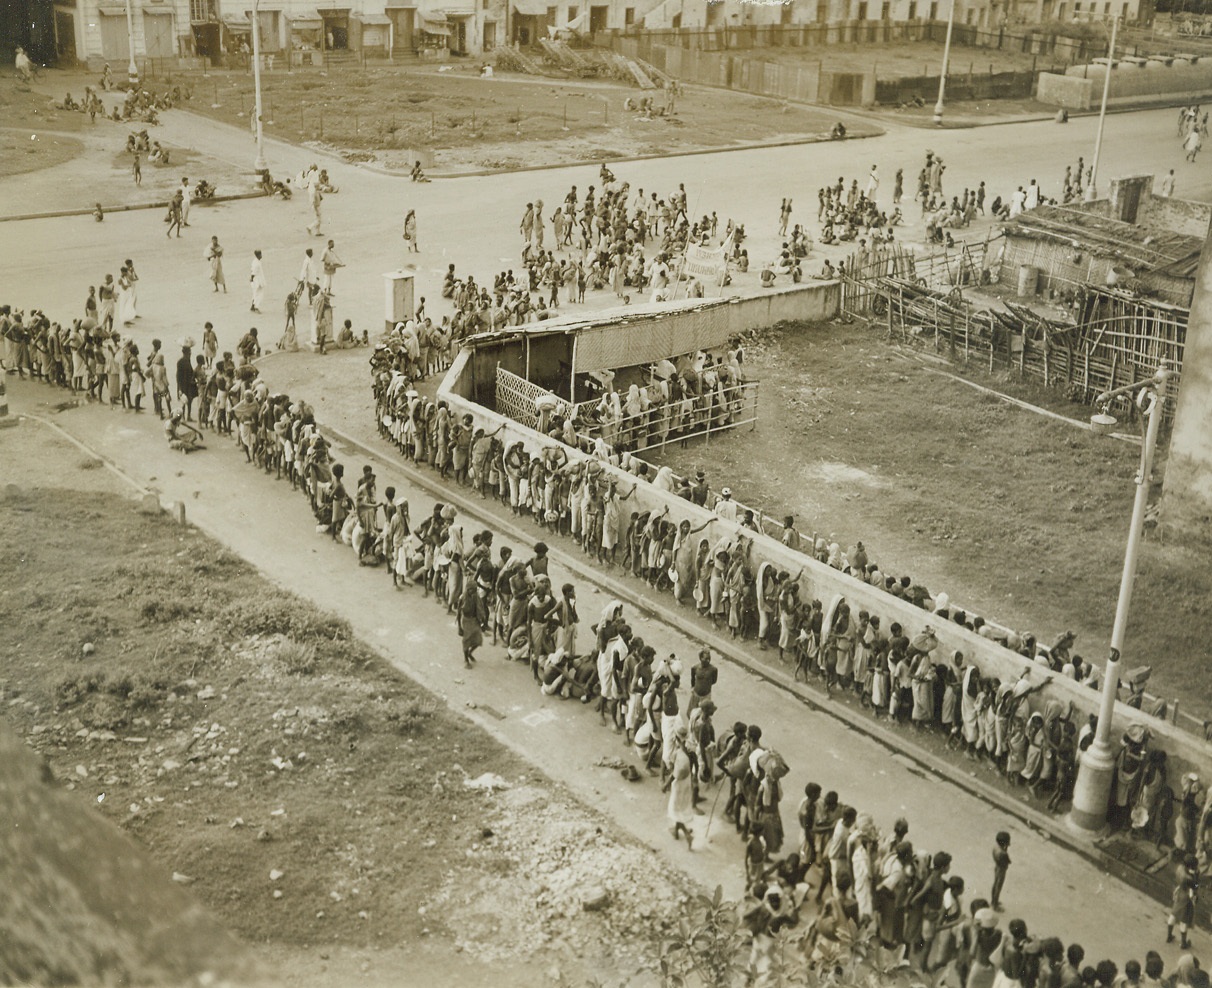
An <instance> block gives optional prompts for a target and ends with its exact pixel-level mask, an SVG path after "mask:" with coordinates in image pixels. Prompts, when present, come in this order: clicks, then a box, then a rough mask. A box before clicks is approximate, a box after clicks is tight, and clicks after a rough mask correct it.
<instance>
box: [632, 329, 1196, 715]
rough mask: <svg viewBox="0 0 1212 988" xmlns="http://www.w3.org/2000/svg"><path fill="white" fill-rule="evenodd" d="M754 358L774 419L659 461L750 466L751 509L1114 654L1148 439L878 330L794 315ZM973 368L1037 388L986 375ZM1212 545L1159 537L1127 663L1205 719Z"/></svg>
mask: <svg viewBox="0 0 1212 988" xmlns="http://www.w3.org/2000/svg"><path fill="white" fill-rule="evenodd" d="M746 361H747V366H748V368H749V372H750V373H751V374H752V375H753V377H755V378H757V379H759V380H760V381H761V390H760V397H759V416H760V420H759V425H758V428H757V429H756V430H755V431H752V432H751V431H746V430H742V431H738V432H730V433H726V434H724V435H723V436H722V437H720V438H719V439H716V438H713V439H712V440H711V444H710V447H709V448H704V447H694V448H690V449H686V450H681V449H673V448H670V449H669V450H668V451H667V453H666V454H665V456H663V457H661V456H657V457H654V458H655V459H657V460H658V462H668V463H669V464H670V465H671V466H673V467H674V469H675V470H677V471H679V472H682V471H688V470H694V469H696V468H699V467H702V468H703V469H705V470H706V471H707V474H708V477H709V479H712V480H717V478H721V477H723V478H727V477H736V476H738V475H741V474H742V473H743V474H744V476H745V477H746V480H745V481H744V483H742V485H741V486H740V487H739V488H737V486H736V485H735V484H734V485H733V488H734V492H735V494H736V496H737V498H738V500H740V501H741V502H742V503H746V504H753V505H755V506H756V507H759V508H761V509H762V510H763V511H764V512H765V513H766V514H768V515H770V516H773V517H775V518H781V517H782V516H783V515H785V514H788V513H793V514H794V515H795V516H796V519H797V526H798V527H799V529H800V531H801V532H803V533H804V534H805V535H808V534H811V533H818V534H820V535H822V536H824V537H826V538H827V539H828V540H829V541H830V542H832V541H838V542H840V543H841V544H842V545H843V546H846V545H849V544H853V542H854V541H855V540H856V539H862V540H863V542H864V544H865V545H866V546H867V549H868V553H869V555H870V557H871V560H872V561H873V562H876V563H878V564H879V565H880V569H881V570H883V571H884V572H886V573H892V574H896V575H904V574H909V575H912V576H913V577H914V578H915V580H917V581H920V582H922V583H924V584H925V585H926V586H927V587H929V588H930V589H931V590H932V591H934V592H938V591H947V592H948V594H949V596H950V597H951V599H952V604H953V606H960V607H963V608H966V609H967V610H968V611H969V612H975V613H979V614H982V615H985V616H986V617H990V618H994V619H996V620H998V621H999V622H1001V623H1003V624H1006V625H1009V626H1010V627H1014V628H1017V629H1020V630H1023V631H1034V632H1035V633H1037V634H1038V636H1039V637H1040V639H1041V641H1045V642H1050V641H1051V640H1052V639H1053V638H1055V637H1056V636H1057V635H1058V634H1060V633H1061V632H1062V631H1063V630H1065V629H1066V628H1071V629H1072V630H1073V631H1075V632H1076V633H1077V635H1078V639H1077V648H1076V651H1078V652H1080V653H1082V654H1084V655H1086V656H1088V657H1091V658H1094V659H1096V660H1098V661H1102V659H1103V658H1104V657H1105V654H1106V647H1107V642H1108V639H1109V637H1110V629H1111V624H1112V618H1113V616H1114V611H1115V602H1116V596H1117V592H1118V589H1119V578H1120V570H1121V566H1122V563H1123V550H1124V539H1125V537H1126V534H1127V526H1128V519H1129V516H1130V513H1131V506H1132V498H1133V494H1134V487H1133V484H1132V478H1133V476H1134V474H1135V471H1136V466H1137V459H1138V456H1139V450H1138V449H1137V448H1136V447H1133V446H1130V445H1127V444H1124V443H1118V442H1114V441H1111V440H1107V439H1104V438H1101V437H1098V436H1095V435H1093V434H1091V433H1088V432H1084V431H1081V430H1078V429H1075V428H1073V427H1071V426H1068V425H1064V424H1061V423H1058V422H1054V421H1052V420H1049V419H1046V418H1042V417H1040V416H1037V415H1033V414H1031V413H1029V412H1025V411H1022V410H1019V409H1015V408H1013V407H1011V406H1009V405H1007V404H1005V403H1003V402H1001V401H998V400H997V399H995V398H992V397H989V396H985V395H982V394H980V393H979V392H976V391H974V390H972V389H970V388H968V387H966V386H964V385H963V384H960V383H958V382H955V381H951V380H948V379H947V378H945V377H942V376H940V375H939V374H937V373H935V372H934V371H932V370H931V369H930V368H929V367H927V366H925V365H923V364H922V363H920V362H918V361H916V360H914V359H912V358H910V357H908V356H907V355H905V354H902V353H900V352H899V351H897V350H895V349H892V348H890V347H889V346H888V345H887V344H886V343H885V342H884V340H883V338H882V332H881V331H880V330H878V329H874V330H863V329H861V328H859V327H857V326H855V325H841V324H824V325H817V324H813V325H807V324H794V325H785V326H781V327H778V328H776V329H774V330H772V331H769V332H767V333H765V334H763V335H761V336H759V337H757V338H756V340H755V341H754V342H752V343H751V344H749V345H747V347H746ZM950 369H953V368H950ZM969 376H970V377H972V378H974V379H975V380H978V381H980V382H981V383H983V384H985V385H986V386H988V387H993V388H996V389H998V390H1003V391H1008V392H1011V393H1015V394H1016V395H1021V396H1023V397H1025V398H1028V399H1032V398H1035V397H1036V395H1035V394H1034V393H1033V392H1032V389H1021V388H1019V387H1018V386H1017V385H1015V384H1013V383H1011V382H1007V381H1003V380H997V379H990V378H988V377H987V376H985V375H984V374H982V373H980V372H979V371H976V370H975V369H974V370H973V371H972V373H971V374H970V375H969ZM1056 404H1057V405H1058V406H1060V403H1056ZM1058 410H1062V411H1065V413H1066V414H1068V415H1070V416H1072V417H1074V418H1079V419H1081V418H1083V417H1084V413H1085V411H1086V410H1085V409H1083V408H1081V407H1078V406H1070V407H1069V408H1068V409H1067V410H1065V409H1064V408H1063V406H1060V407H1058ZM1157 475H1158V476H1161V473H1160V471H1158V474H1157ZM717 483H718V480H717ZM1010 519H1013V522H1011V521H1010ZM1205 552H1206V550H1205V549H1201V548H1200V547H1197V546H1188V545H1176V544H1166V543H1165V542H1164V541H1163V540H1162V537H1161V536H1159V535H1158V534H1156V533H1154V534H1152V535H1151V536H1150V537H1149V538H1147V539H1146V541H1145V543H1144V546H1143V550H1142V554H1141V563H1140V573H1139V577H1138V580H1137V584H1136V594H1135V596H1134V598H1133V605H1132V611H1131V618H1130V621H1129V625H1128V637H1127V645H1126V648H1125V651H1124V656H1125V661H1126V663H1127V667H1134V666H1137V665H1151V666H1152V667H1153V678H1152V680H1151V681H1150V684H1149V685H1150V690H1151V691H1153V692H1155V693H1158V694H1159V695H1162V696H1166V697H1171V698H1174V697H1177V698H1180V699H1181V702H1182V707H1183V709H1185V710H1187V711H1188V712H1191V713H1194V714H1195V715H1196V716H1197V717H1200V718H1202V717H1205V716H1207V715H1208V714H1209V713H1210V712H1212V676H1209V675H1208V674H1207V672H1208V668H1209V667H1208V663H1209V652H1208V649H1207V644H1206V643H1207V641H1208V639H1209V636H1212V612H1209V610H1208V609H1207V607H1206V606H1205V604H1206V601H1207V600H1208V599H1209V594H1212V579H1210V578H1209V575H1208V572H1207V567H1206V566H1205V565H1204V563H1203V560H1204V558H1205ZM1007 574H1013V576H1009V575H1007Z"/></svg>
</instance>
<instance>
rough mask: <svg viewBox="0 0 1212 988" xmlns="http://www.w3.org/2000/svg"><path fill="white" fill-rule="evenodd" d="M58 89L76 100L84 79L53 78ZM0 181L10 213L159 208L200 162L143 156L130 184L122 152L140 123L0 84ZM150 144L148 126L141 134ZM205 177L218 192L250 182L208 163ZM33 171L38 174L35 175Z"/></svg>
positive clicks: (189, 155) (182, 153)
mask: <svg viewBox="0 0 1212 988" xmlns="http://www.w3.org/2000/svg"><path fill="white" fill-rule="evenodd" d="M54 78H55V80H56V85H61V86H62V87H63V92H58V94H57V96H56V97H55V99H56V100H58V101H62V99H63V96H64V93H66V92H71V94H72V96H73V97H74V98H76V99H80V98H81V97H82V96H83V95H84V86H85V85H86V84H88V83H89V82H91V81H92V80H91V79H88V82H85V81H84V78H85V77H83V76H79V75H66V74H63V75H61V76H60V75H58V74H56V76H55V77H54ZM0 121H3V123H4V126H2V127H0V178H5V179H7V180H8V181H6V182H5V188H4V193H5V194H4V199H3V206H2V209H3V212H4V213H6V214H9V215H15V214H23V213H37V212H44V211H54V210H63V209H91V208H92V206H93V204H94V203H97V202H100V203H101V204H102V206H104V207H107V208H108V207H110V206H117V205H124V204H125V205H132V204H138V203H142V202H163V201H165V200H167V199H169V198H170V197H171V196H172V193H173V190H174V189H175V188H176V187H177V186H178V185H179V184H180V182H181V176H182V175H188V174H189V173H190V171H191V168H190V166H191V165H193V166H194V168H193V169H192V170H193V172H194V174H197V173H198V167H199V165H200V162H201V161H202V160H203V156H202V155H201V154H198V153H197V152H191V151H188V150H184V149H181V148H173V149H172V150H171V151H170V155H171V157H170V164H169V165H167V166H160V165H157V164H154V163H153V162H151V161H148V160H147V155H146V154H144V155H143V159H142V171H143V181H142V183H141V184H140V185H138V186H136V185H135V183H134V177H133V174H132V169H131V164H132V156H131V155H130V154H129V153H127V151H126V138H127V136H128V135H129V134H130V133H132V132H134V131H137V130H140V129H143V128H144V127H145V126H146V125H144V124H135V123H115V122H114V121H112V120H108V119H105V118H103V117H101V116H98V117H97V120H96V122H95V123H93V122H90V120H89V117H88V115H87V114H84V113H80V112H78V111H72V110H60V109H56V108H55V106H54V104H53V102H52V100H51V99H49V98H48V97H47V96H45V95H44V94H42V93H35V92H29V91H27V90H19V89H16V88H15V87H14V88H12V89H6V88H5V87H3V86H0ZM147 130H148V133H149V135H150V137H151V139H152V140H155V139H156V137H157V134H156V129H155V128H154V127H148V128H147ZM205 161H206V166H205V171H206V174H207V176H208V178H209V179H210V181H212V182H214V183H215V184H216V185H217V186H219V191H220V193H221V194H222V193H230V192H236V191H241V192H243V191H246V190H247V189H249V188H250V187H251V183H250V181H249V179H248V177H247V176H246V175H244V174H242V173H241V172H240V170H239V169H237V168H235V167H234V166H232V165H230V164H228V163H226V162H224V161H222V160H220V159H216V158H211V157H209V156H208V157H206V158H205ZM51 168H54V169H55V171H54V172H53V177H54V182H53V183H47V182H46V181H45V179H46V177H47V175H46V174H45V173H46V170H47V169H51ZM35 173H36V174H35Z"/></svg>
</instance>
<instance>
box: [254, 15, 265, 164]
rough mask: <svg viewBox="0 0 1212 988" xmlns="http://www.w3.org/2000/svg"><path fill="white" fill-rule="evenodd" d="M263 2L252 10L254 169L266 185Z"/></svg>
mask: <svg viewBox="0 0 1212 988" xmlns="http://www.w3.org/2000/svg"><path fill="white" fill-rule="evenodd" d="M260 2H261V0H253V10H252V42H253V114H254V118H255V124H256V135H257V160H256V161H255V162H254V163H253V169H254V170H255V171H256V173H257V181H258V182H261V183H264V182H265V179H266V176H267V175H268V174H269V165H267V164H266V162H265V142H264V139H263V135H262V133H261V19H260V17H259V16H258V14H257V8H258V7H259V6H260Z"/></svg>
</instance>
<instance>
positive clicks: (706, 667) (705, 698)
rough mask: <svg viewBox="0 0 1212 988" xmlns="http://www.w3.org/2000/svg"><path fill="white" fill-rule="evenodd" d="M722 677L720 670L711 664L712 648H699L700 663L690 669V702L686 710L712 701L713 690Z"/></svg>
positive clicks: (688, 710)
mask: <svg viewBox="0 0 1212 988" xmlns="http://www.w3.org/2000/svg"><path fill="white" fill-rule="evenodd" d="M719 678H720V671H719V669H717V668H716V667H715V666H714V665H712V664H711V651H710V649H706V648H704V649H700V650H699V664H698V665H697V666H691V669H690V702H689V704H688V705H687V708H686V712H687V713H689V712H690V711H692V710H694V708H695V707H699V706H702V705H703V704H704V703H710V702H711V690H712V688H713V687H714V686H715V684H716V681H717V680H718V679H719Z"/></svg>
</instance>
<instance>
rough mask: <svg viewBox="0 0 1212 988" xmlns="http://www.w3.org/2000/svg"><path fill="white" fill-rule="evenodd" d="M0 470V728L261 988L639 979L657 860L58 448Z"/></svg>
mask: <svg viewBox="0 0 1212 988" xmlns="http://www.w3.org/2000/svg"><path fill="white" fill-rule="evenodd" d="M0 456H3V458H4V462H5V463H6V464H10V465H13V469H12V470H6V481H7V482H8V484H9V485H10V486H9V487H8V488H6V489H5V491H3V492H2V495H0V546H2V548H0V567H3V569H4V571H5V572H8V573H17V574H19V578H18V579H17V580H16V581H15V582H13V583H10V585H9V586H8V588H7V589H6V590H5V591H4V592H3V593H0V648H2V649H3V650H4V653H5V655H6V656H7V659H6V663H5V667H4V669H3V671H2V672H0V709H2V710H3V717H4V719H5V722H6V723H7V725H8V726H9V727H10V728H11V729H12V730H14V731H16V732H17V733H18V734H19V735H21V736H22V737H23V738H24V739H25V741H26V742H27V743H28V744H29V745H30V746H31V747H32V748H33V749H34V750H35V751H36V752H38V753H39V754H41V755H43V756H45V757H46V758H47V759H48V761H49V764H50V766H51V769H52V771H53V772H54V775H55V777H56V778H58V779H60V780H62V782H63V785H64V787H65V788H66V789H69V790H74V791H75V792H78V793H80V794H81V795H82V796H83V797H85V799H86V800H87V801H89V802H90V803H91V804H92V805H93V806H94V807H96V808H97V811H98V812H101V813H103V814H105V815H106V816H108V817H110V818H111V819H112V820H114V821H115V822H117V823H118V824H119V825H120V826H122V827H123V828H124V829H125V830H126V831H127V832H128V833H130V834H131V835H133V836H134V837H135V838H136V839H137V840H138V841H139V842H141V843H142V844H143V845H144V846H145V847H146V848H147V849H148V851H149V853H150V854H151V855H152V856H153V857H154V858H155V860H156V861H157V862H158V863H159V865H160V867H161V868H162V870H163V874H164V875H165V876H166V877H167V876H169V875H173V876H174V880H176V881H178V882H180V883H181V884H184V885H187V886H189V887H190V888H191V891H193V892H194V893H195V894H196V895H197V896H198V897H199V899H201V900H202V902H203V903H205V904H206V905H207V906H208V907H209V908H210V909H212V910H213V911H214V913H215V914H216V915H217V916H218V917H219V918H220V919H221V920H223V921H224V922H225V923H226V924H227V925H228V927H229V928H230V929H231V930H232V931H233V932H235V933H236V934H237V935H238V936H239V937H240V938H241V939H242V940H244V941H245V942H246V943H248V944H249V945H250V946H251V947H253V948H255V951H254V954H255V956H256V957H259V958H260V959H261V961H262V964H263V967H264V970H265V972H266V973H265V982H264V983H266V984H271V983H303V982H304V980H306V979H310V978H314V977H322V978H323V979H326V980H327V983H345V982H346V981H347V980H354V977H353V975H355V974H356V979H357V980H358V981H360V982H362V983H369V984H375V983H384V984H386V983H399V978H400V976H401V975H402V974H403V973H404V972H413V971H417V970H430V971H431V972H434V973H435V977H436V978H437V980H434V981H432V982H431V983H439V982H440V983H443V984H468V985H471V984H478V983H479V984H482V983H484V982H485V981H486V980H488V979H489V978H491V979H492V980H493V981H494V982H497V983H500V984H502V985H503V986H512V985H519V986H520V985H523V984H528V985H529V984H535V983H539V982H541V981H543V980H544V979H545V978H548V977H549V976H550V975H551V974H552V973H553V972H554V970H556V969H558V970H560V971H561V972H563V973H564V974H566V975H569V976H574V977H577V978H583V977H585V976H586V975H587V974H588V973H589V972H591V971H592V972H598V973H600V974H605V973H609V974H616V973H617V974H628V973H631V972H632V971H635V970H638V969H640V968H643V967H647V966H650V965H651V963H652V956H651V953H650V951H651V950H652V949H653V948H652V939H651V934H653V933H656V932H658V931H659V930H660V928H661V923H662V922H663V921H664V919H663V917H667V916H670V915H673V914H674V913H675V912H676V909H677V905H678V903H679V902H680V901H681V900H682V899H683V897H684V896H685V894H686V893H687V891H688V888H687V885H686V882H685V880H684V879H683V878H681V877H680V876H677V875H675V874H673V873H672V872H671V871H670V870H669V869H668V868H666V867H664V866H662V865H661V864H660V862H659V861H657V860H655V859H654V858H653V856H652V853H651V851H650V850H648V849H647V848H644V847H642V846H640V845H639V844H637V843H634V842H628V841H626V840H621V839H618V838H616V837H614V836H613V835H612V828H609V827H608V826H607V825H606V824H605V823H604V821H602V820H601V819H599V818H597V817H596V815H595V814H594V813H592V812H591V811H589V810H588V809H586V808H585V807H583V806H582V805H581V804H579V803H577V802H576V801H575V800H574V799H572V798H571V797H570V796H568V795H567V794H565V793H564V792H563V791H562V790H560V789H559V788H558V787H556V786H554V785H553V784H552V783H551V782H550V780H548V779H546V778H545V777H543V776H541V775H539V774H537V773H535V772H533V770H530V769H529V767H528V766H527V765H525V763H523V762H522V761H521V760H520V759H518V758H517V757H516V756H514V755H513V754H511V753H509V752H508V751H507V750H505V749H504V748H503V747H501V746H500V745H499V744H498V743H497V742H496V741H494V740H493V739H491V738H490V737H489V736H488V735H486V734H485V733H483V732H482V731H481V730H479V729H478V728H476V727H474V726H472V725H469V724H468V723H466V722H464V721H463V720H462V719H461V718H459V717H457V716H456V715H454V714H453V713H451V712H449V711H448V710H447V708H446V707H445V705H444V704H443V702H442V701H441V700H440V699H438V698H437V697H435V696H433V695H432V694H429V693H427V692H426V691H425V690H423V689H421V688H419V687H417V686H416V685H415V684H414V683H412V682H411V681H409V680H407V679H405V678H404V677H403V676H402V675H400V674H399V673H397V672H395V671H394V670H393V669H391V668H390V667H388V666H387V665H386V663H385V662H384V661H383V660H382V659H381V658H380V657H379V656H378V654H377V653H376V652H374V651H372V650H371V649H370V648H368V647H367V646H366V645H364V644H362V643H361V642H360V641H358V640H356V639H354V638H352V636H351V633H350V630H349V627H348V625H347V624H346V623H345V622H344V621H343V620H341V619H339V618H336V617H334V616H332V615H329V614H324V613H316V612H315V611H314V610H313V609H311V608H310V607H309V606H308V605H306V604H304V603H303V602H302V601H300V600H298V599H296V598H294V597H291V596H289V595H288V594H285V593H283V592H281V591H279V590H277V589H276V588H275V587H274V586H272V585H271V584H269V583H268V582H267V581H265V580H264V579H263V578H262V577H261V576H259V575H258V574H257V573H256V571H254V570H253V569H252V567H250V566H249V565H247V564H246V563H244V562H243V561H242V560H241V559H239V558H238V557H237V556H235V555H233V554H232V553H230V552H228V551H227V550H225V549H223V548H222V547H220V546H218V545H217V544H216V543H214V542H212V541H211V540H209V539H208V538H206V537H205V536H203V535H201V534H199V533H198V532H197V531H196V530H194V529H191V528H181V527H178V526H176V525H175V524H173V523H172V522H171V521H170V520H169V519H168V516H167V515H161V516H146V515H142V514H139V513H138V512H137V511H136V506H135V502H134V501H132V499H131V497H130V495H129V493H128V492H127V490H126V489H125V487H124V485H122V484H121V483H120V482H119V481H118V480H117V478H116V477H114V476H113V475H112V474H111V473H110V472H109V470H108V469H107V468H106V467H104V465H102V464H101V463H100V462H99V461H97V460H95V459H93V458H91V457H89V456H86V455H85V454H83V453H81V452H79V450H78V449H77V448H76V447H75V446H74V445H72V444H70V443H68V442H66V441H65V440H62V439H60V438H57V437H55V436H53V435H48V434H47V433H45V432H44V431H43V430H41V429H37V428H36V427H35V426H33V425H30V424H25V425H22V426H20V427H19V428H16V429H6V430H3V431H2V432H0ZM598 894H602V895H605V896H606V897H607V899H608V900H609V902H610V908H609V909H607V910H604V911H600V912H599V911H589V910H587V909H586V908H585V901H586V900H587V899H588V898H590V897H592V896H595V895H598ZM262 950H268V951H269V953H268V955H264V954H262V953H260V951H262ZM286 972H293V973H291V974H289V975H287V974H286ZM438 972H446V973H444V974H442V973H438ZM490 972H491V973H490ZM284 977H286V978H287V980H282V979H283V978H284ZM393 979H394V981H393Z"/></svg>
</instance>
